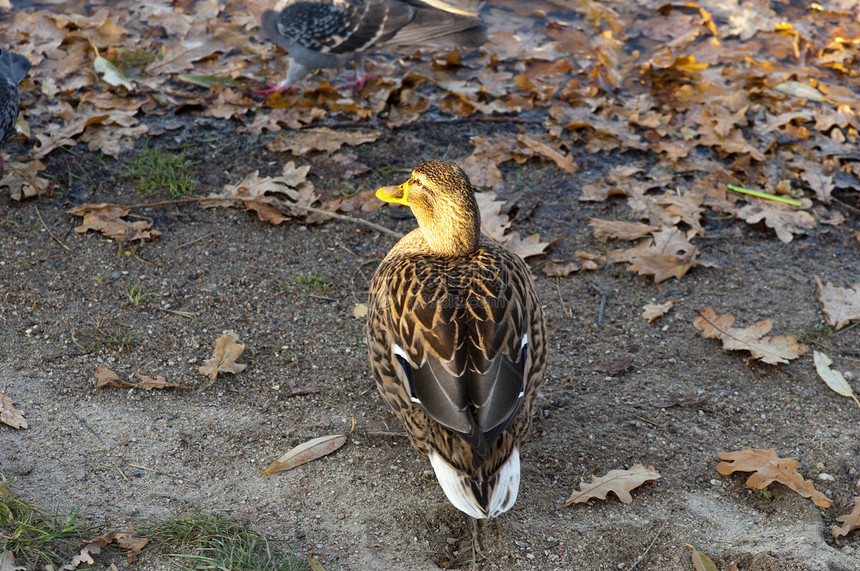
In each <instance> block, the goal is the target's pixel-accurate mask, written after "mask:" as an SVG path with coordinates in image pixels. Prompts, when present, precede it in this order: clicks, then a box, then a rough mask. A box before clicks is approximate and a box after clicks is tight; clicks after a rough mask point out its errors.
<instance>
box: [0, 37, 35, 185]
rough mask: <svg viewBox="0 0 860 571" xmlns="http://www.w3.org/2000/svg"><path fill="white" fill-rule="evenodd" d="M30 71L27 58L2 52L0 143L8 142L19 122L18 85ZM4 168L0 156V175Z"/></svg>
mask: <svg viewBox="0 0 860 571" xmlns="http://www.w3.org/2000/svg"><path fill="white" fill-rule="evenodd" d="M28 71H30V61H29V60H28V59H27V58H25V57H24V56H22V55H19V54H15V53H12V52H10V51H9V50H0V143H2V142H3V141H5V140H6V136H7V135H8V134H9V133H10V132H11V131H12V129H13V128H14V127H15V122H16V121H17V120H18V104H19V103H20V94H19V92H18V84H19V83H21V80H22V79H24V76H25V75H27V72H28ZM3 166H4V163H3V157H2V156H0V174H2V171H3Z"/></svg>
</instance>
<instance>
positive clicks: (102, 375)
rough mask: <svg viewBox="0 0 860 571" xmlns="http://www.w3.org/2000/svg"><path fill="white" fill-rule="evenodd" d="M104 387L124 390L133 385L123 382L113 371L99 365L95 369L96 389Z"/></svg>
mask: <svg viewBox="0 0 860 571" xmlns="http://www.w3.org/2000/svg"><path fill="white" fill-rule="evenodd" d="M104 386H111V387H117V388H120V389H126V388H129V387H133V386H134V384H133V383H129V382H128V381H123V380H122V379H120V378H119V375H117V374H116V373H115V372H114V371H111V370H110V369H108V368H107V367H105V366H104V365H99V366H98V367H96V388H97V389H100V388H102V387H104Z"/></svg>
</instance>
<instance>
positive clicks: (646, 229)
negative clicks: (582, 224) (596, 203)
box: [588, 218, 660, 242]
mask: <svg viewBox="0 0 860 571" xmlns="http://www.w3.org/2000/svg"><path fill="white" fill-rule="evenodd" d="M588 223H589V225H590V226H591V228H592V233H593V234H594V237H595V238H597V239H598V240H600V241H601V242H606V240H608V239H609V238H618V239H619V240H638V239H639V238H644V237H645V236H647V235H648V234H650V233H652V232H656V231H657V230H659V229H660V228H658V227H657V226H649V225H648V224H642V223H641V222H622V221H620V220H601V219H600V218H589V219H588Z"/></svg>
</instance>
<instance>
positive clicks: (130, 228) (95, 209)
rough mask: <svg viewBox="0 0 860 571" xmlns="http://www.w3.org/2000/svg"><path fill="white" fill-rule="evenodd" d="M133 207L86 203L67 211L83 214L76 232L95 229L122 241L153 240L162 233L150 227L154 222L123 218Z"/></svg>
mask: <svg viewBox="0 0 860 571" xmlns="http://www.w3.org/2000/svg"><path fill="white" fill-rule="evenodd" d="M131 208H132V207H130V206H120V205H118V204H109V203H106V202H103V203H100V204H92V203H86V204H81V205H79V206H75V207H74V208H70V209H69V210H66V212H68V213H69V214H74V215H75V216H83V218H84V221H83V223H82V224H81V225H80V226H76V227H75V232H77V233H79V234H83V233H84V232H86V231H87V230H95V231H96V232H101V233H102V234H104V235H105V236H107V237H109V238H115V239H116V240H119V241H120V242H126V241H134V240H151V239H153V238H155V237H157V236H160V235H161V232H159V231H158V230H151V229H150V227H151V226H152V222H148V221H146V220H138V221H136V222H129V221H127V220H123V218H124V217H125V216H126V215H128V212H129V210H131Z"/></svg>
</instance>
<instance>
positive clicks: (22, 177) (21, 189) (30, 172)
mask: <svg viewBox="0 0 860 571" xmlns="http://www.w3.org/2000/svg"><path fill="white" fill-rule="evenodd" d="M43 170H45V164H44V163H43V162H42V161H40V160H34V161H26V162H18V161H9V162H7V163H6V168H5V170H4V171H3V178H0V188H8V189H9V198H11V199H12V200H23V199H25V198H32V197H33V196H41V195H43V194H45V193H47V192H48V191H49V190H51V188H53V186H54V183H53V182H51V181H50V180H48V179H46V178H41V177H40V176H39V172H40V171H43Z"/></svg>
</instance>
